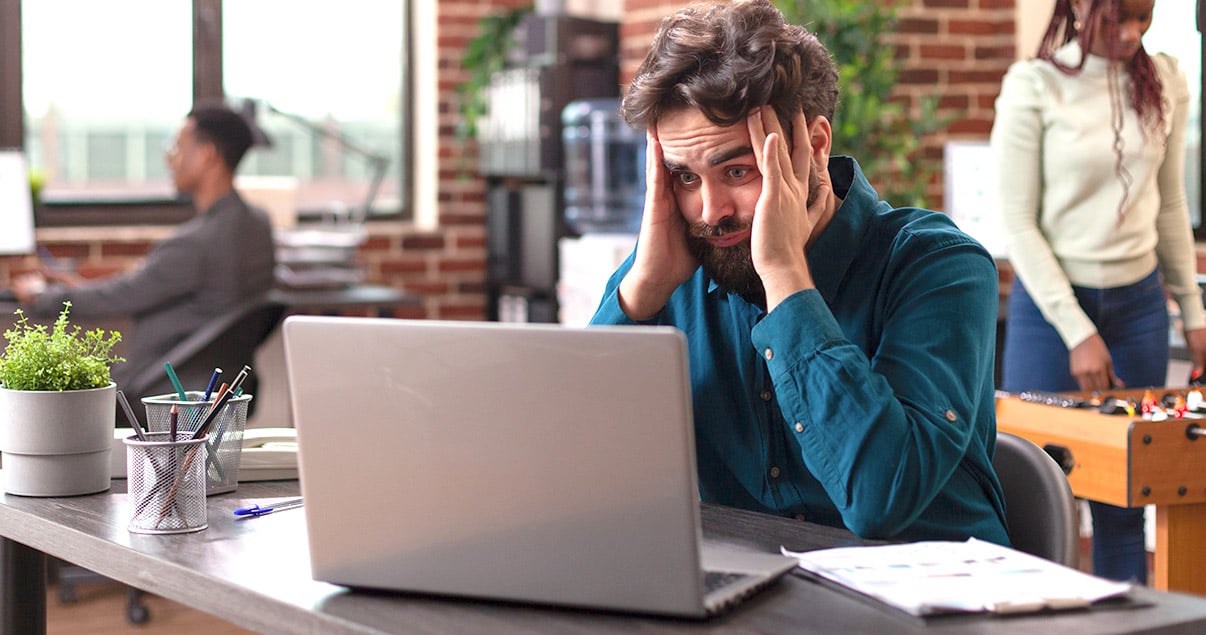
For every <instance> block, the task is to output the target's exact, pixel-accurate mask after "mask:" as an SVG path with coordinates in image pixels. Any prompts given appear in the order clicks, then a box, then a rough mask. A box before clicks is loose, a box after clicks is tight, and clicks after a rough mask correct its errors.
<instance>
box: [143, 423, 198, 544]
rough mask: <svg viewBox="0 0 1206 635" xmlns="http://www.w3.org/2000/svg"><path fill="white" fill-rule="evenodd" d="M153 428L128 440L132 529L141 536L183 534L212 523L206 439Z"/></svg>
mask: <svg viewBox="0 0 1206 635" xmlns="http://www.w3.org/2000/svg"><path fill="white" fill-rule="evenodd" d="M169 437H170V435H169V434H168V433H167V432H151V433H148V434H147V440H146V441H142V440H139V439H138V437H136V436H132V437H129V438H128V439H126V440H125V443H126V479H127V481H126V482H127V490H126V491H127V493H128V495H129V499H130V508H131V512H130V524H129V526H128V529H129V530H130V531H132V532H134V533H139V534H180V533H186V532H190V531H201V530H202V529H205V528H206V527H208V526H209V521H208V518H207V512H206V508H205V454H206V452H205V444H206V441H207V438H206V437H201V438H200V439H193V438H192V435H191V434H188V433H177V434H176V439H175V440H174V441H173V440H172V439H170V438H169Z"/></svg>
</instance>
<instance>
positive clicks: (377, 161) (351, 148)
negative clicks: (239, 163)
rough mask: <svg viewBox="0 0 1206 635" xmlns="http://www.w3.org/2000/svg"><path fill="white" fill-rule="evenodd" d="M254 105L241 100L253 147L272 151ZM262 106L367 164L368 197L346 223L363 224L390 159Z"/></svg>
mask: <svg viewBox="0 0 1206 635" xmlns="http://www.w3.org/2000/svg"><path fill="white" fill-rule="evenodd" d="M256 104H257V102H256V101H255V100H253V99H245V100H243V115H244V117H246V118H247V120H248V122H249V123H250V124H251V130H252V137H253V145H257V146H262V147H268V148H271V147H272V139H271V138H270V137H269V136H268V134H267V133H265V132H264V130H263V128H261V127H260V126H259V125H258V120H257V117H256V112H257V110H258V108H257V105H256ZM263 105H264V107H265V108H267V109H268V111H269V112H271V113H273V114H275V115H280V116H281V117H284V118H286V119H288V120H290V121H292V122H293V123H295V124H297V125H299V126H301V127H302V128H305V129H306V130H307V131H309V132H310V133H311V134H313V135H315V136H316V137H319V138H322V139H334V140H335V141H336V142H337V143H338V144H339V146H340V147H341V148H343V149H344V150H347V151H348V152H351V153H352V154H355V155H357V156H360V157H362V158H364V159H365V160H367V161H368V163H369V168H370V170H371V174H372V176H371V178H370V180H369V188H368V193H367V194H365V197H364V202H363V203H362V204H361V206H360V208H359V210H358V212H359V214H358V215H357V216H356V217H349V219H348V220H349V221H354V222H362V221H364V220H365V219H366V218H368V216H369V214H370V213H371V212H372V207H373V201H374V200H376V198H377V193H378V191H380V189H381V183H382V181H384V180H385V170H386V168H388V167H389V157H387V156H384V155H382V154H378V153H376V152H373V151H372V150H369V149H367V148H365V147H364V146H361V145H360V144H358V143H356V142H355V141H353V140H352V139H351V138H349V137H348V136H347V135H345V134H343V133H342V132H340V131H338V130H332V129H330V128H327V127H325V126H320V125H318V124H316V123H314V122H312V121H310V120H309V119H306V118H305V117H302V116H301V115H298V114H295V113H291V112H285V111H283V110H281V109H279V108H277V107H276V106H273V105H272V104H270V103H268V102H266V101H265V102H263Z"/></svg>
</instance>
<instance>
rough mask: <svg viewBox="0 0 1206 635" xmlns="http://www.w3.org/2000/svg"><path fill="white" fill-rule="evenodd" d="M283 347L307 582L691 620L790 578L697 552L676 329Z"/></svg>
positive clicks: (684, 374)
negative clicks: (294, 435) (309, 570)
mask: <svg viewBox="0 0 1206 635" xmlns="http://www.w3.org/2000/svg"><path fill="white" fill-rule="evenodd" d="M284 343H285V354H286V364H287V368H288V373H289V385H290V393H291V399H292V404H293V413H294V418H295V425H296V427H297V434H298V446H299V456H298V467H299V473H300V479H301V489H302V495H303V496H304V497H305V500H306V505H305V513H306V525H307V531H308V533H309V543H310V561H311V567H312V572H313V575H314V578H315V579H317V580H322V581H326V582H331V583H334V584H339V585H344V586H350V587H357V588H371V589H385V590H398V591H409V592H421V593H433V594H445V595H458V596H469V597H478V598H489V599H497V600H510V601H521V602H536V603H547V604H557V605H566V606H577V607H590V608H602V609H615V610H623V611H634V612H644V613H659V614H668V615H676V616H693V617H703V616H706V615H708V614H711V613H715V612H718V611H719V610H721V609H722V608H724V607H726V606H728V605H730V604H732V603H734V602H736V601H737V600H739V599H741V598H742V597H744V596H746V595H748V594H750V593H752V592H754V591H756V590H758V589H759V588H761V587H762V586H764V585H765V584H767V583H769V582H770V581H772V580H774V579H776V578H777V577H778V576H780V575H782V574H783V573H785V572H787V571H789V570H790V569H791V568H792V567H793V566H795V564H796V563H795V561H794V560H791V559H788V558H784V557H782V556H780V555H778V554H765V553H752V552H748V551H739V550H737V549H736V548H734V549H733V550H728V549H725V550H723V551H721V550H713V547H712V545H708V547H707V549H701V534H700V521H699V495H698V490H697V487H696V472H695V442H694V424H693V421H692V415H691V399H690V383H689V379H688V370H687V354H686V342H685V339H684V337H683V335H682V334H681V333H680V332H678V331H677V330H674V329H672V328H668V327H667V328H660V327H592V328H588V329H571V328H564V327H560V326H556V325H519V324H502V323H493V322H442V321H433V320H395V319H379V318H343V317H315V316H292V317H289V318H288V319H287V320H286V321H285V323H284ZM705 568H706V569H707V570H708V571H710V572H712V573H709V574H707V575H705V571H704V570H705ZM712 581H715V582H723V583H726V584H725V585H724V586H722V587H721V588H719V589H717V590H711V591H709V590H706V589H705V583H706V582H712Z"/></svg>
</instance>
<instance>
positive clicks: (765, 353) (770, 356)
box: [762, 348, 775, 361]
mask: <svg viewBox="0 0 1206 635" xmlns="http://www.w3.org/2000/svg"><path fill="white" fill-rule="evenodd" d="M762 355H763V356H765V357H766V359H767V360H768V361H769V360H772V359H774V358H775V352H774V351H772V350H771V349H769V348H768V349H766V350H765V351H763V352H762Z"/></svg>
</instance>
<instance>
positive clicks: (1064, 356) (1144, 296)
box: [1001, 271, 1169, 584]
mask: <svg viewBox="0 0 1206 635" xmlns="http://www.w3.org/2000/svg"><path fill="white" fill-rule="evenodd" d="M1072 290H1073V292H1074V293H1075V294H1076V299H1077V301H1078V302H1079V303H1080V306H1081V308H1082V309H1083V310H1084V311H1085V314H1087V315H1088V316H1089V319H1090V320H1092V321H1093V323H1094V324H1095V325H1097V332H1098V333H1099V334H1100V335H1101V337H1102V339H1103V340H1105V343H1106V347H1107V348H1108V349H1109V351H1110V357H1111V358H1112V360H1113V362H1114V373H1115V374H1116V375H1118V378H1119V379H1121V380H1122V381H1123V383H1125V384H1126V385H1127V386H1130V387H1135V388H1139V387H1143V386H1163V385H1164V383H1165V381H1166V380H1167V376H1168V355H1169V351H1168V305H1167V303H1166V299H1165V294H1164V288H1163V287H1162V286H1161V284H1160V276H1159V273H1158V272H1156V271H1153V272H1152V273H1151V275H1149V276H1147V277H1146V278H1144V279H1143V280H1140V281H1139V282H1136V283H1135V284H1131V285H1127V286H1124V287H1114V288H1110V289H1090V288H1085V287H1073V288H1072ZM1001 371H1002V381H1001V386H1002V388H1004V389H1005V390H1007V391H1010V392H1020V391H1023V390H1051V391H1069V390H1079V386H1078V385H1077V383H1076V379H1075V378H1073V377H1072V373H1071V371H1070V370H1069V368H1068V348H1067V347H1066V346H1065V345H1064V342H1063V340H1061V339H1060V337H1059V334H1058V333H1057V332H1056V330H1055V327H1053V326H1051V325H1050V324H1049V323H1048V322H1047V320H1046V319H1045V318H1043V316H1042V314H1041V313H1040V312H1039V310H1038V307H1036V306H1035V304H1034V300H1032V299H1031V298H1030V294H1028V293H1027V292H1026V289H1025V288H1024V287H1023V286H1022V285H1021V283H1019V282H1018V280H1017V279H1016V278H1015V279H1014V282H1013V287H1012V289H1011V290H1010V293H1009V317H1008V320H1007V322H1006V331H1005V352H1004V359H1003V360H1002V368H1001ZM1089 509H1090V511H1091V512H1092V514H1093V572H1094V573H1095V574H1097V575H1099V576H1102V577H1105V578H1110V579H1112V580H1131V581H1136V582H1139V583H1141V584H1146V583H1147V553H1146V551H1145V548H1144V537H1143V533H1144V531H1143V508H1142V507H1140V508H1124V507H1115V506H1113V505H1106V504H1105V503H1097V502H1092V501H1090V502H1089Z"/></svg>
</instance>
